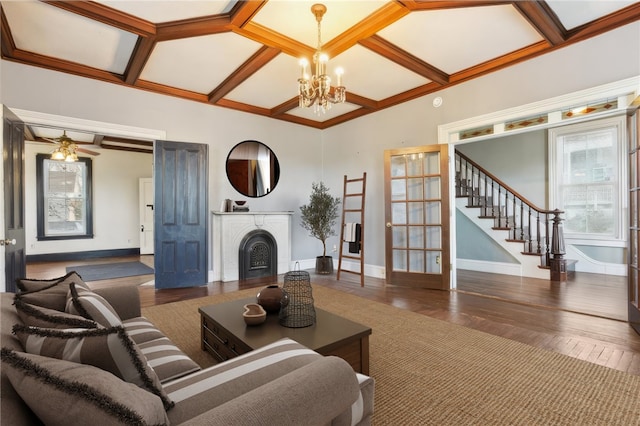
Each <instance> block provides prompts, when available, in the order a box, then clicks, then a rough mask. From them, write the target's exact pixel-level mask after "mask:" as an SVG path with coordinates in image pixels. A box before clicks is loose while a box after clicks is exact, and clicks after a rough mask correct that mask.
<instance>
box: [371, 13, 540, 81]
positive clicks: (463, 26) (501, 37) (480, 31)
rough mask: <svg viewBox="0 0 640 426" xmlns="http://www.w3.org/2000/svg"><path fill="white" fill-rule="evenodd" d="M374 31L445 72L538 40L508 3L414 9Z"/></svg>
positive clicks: (535, 33) (537, 35) (531, 29)
mask: <svg viewBox="0 0 640 426" xmlns="http://www.w3.org/2000/svg"><path fill="white" fill-rule="evenodd" d="M406 28H413V31H410V32H408V31H406ZM378 34H379V35H380V36H382V37H383V38H385V39H387V40H388V41H390V42H391V43H393V44H395V45H397V46H398V47H400V48H402V49H404V50H406V51H408V52H409V53H411V54H413V55H415V56H417V57H419V58H421V59H422V60H424V61H425V62H427V63H429V64H431V65H433V66H435V67H436V68H438V69H440V70H442V71H444V72H446V73H449V74H453V73H456V72H458V71H461V70H464V69H467V68H469V67H472V66H474V65H477V64H478V63H482V62H485V61H488V60H490V59H493V58H495V57H498V56H501V55H505V54H507V53H510V52H512V51H514V50H517V49H520V48H522V47H525V46H528V45H530V44H533V43H536V42H538V41H540V40H541V36H540V35H539V34H538V33H537V32H536V31H535V30H534V29H533V28H532V27H530V26H529V25H526V21H525V19H524V18H523V17H522V15H520V14H519V13H518V12H517V11H516V10H515V9H514V8H513V7H512V6H511V5H504V6H486V7H470V8H460V9H443V10H432V11H421V12H415V13H411V14H409V15H407V16H405V17H403V18H402V19H400V20H398V21H396V22H395V23H393V24H391V25H389V26H388V27H386V28H385V29H383V30H382V31H380V32H379V33H378Z"/></svg>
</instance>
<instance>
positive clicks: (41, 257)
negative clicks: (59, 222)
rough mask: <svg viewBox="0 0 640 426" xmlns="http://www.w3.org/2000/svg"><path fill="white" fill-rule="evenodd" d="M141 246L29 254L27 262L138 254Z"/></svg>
mask: <svg viewBox="0 0 640 426" xmlns="http://www.w3.org/2000/svg"><path fill="white" fill-rule="evenodd" d="M138 255H140V248H126V249H110V250H94V251H76V252H68V253H48V254H30V255H27V262H61V261H68V260H86V259H97V258H101V257H119V256H138Z"/></svg>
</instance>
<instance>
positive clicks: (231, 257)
mask: <svg viewBox="0 0 640 426" xmlns="http://www.w3.org/2000/svg"><path fill="white" fill-rule="evenodd" d="M292 214H293V212H291V211H269V212H218V211H214V212H212V216H213V218H212V227H211V229H212V235H211V236H212V243H211V247H212V250H211V252H212V256H213V258H212V264H213V281H223V282H226V281H235V280H237V279H238V278H239V267H240V265H239V259H238V252H239V249H240V242H241V241H242V239H243V238H244V237H245V235H247V234H248V233H249V232H251V231H253V230H255V229H262V230H264V231H267V232H269V233H270V234H271V235H273V237H274V238H275V240H276V244H277V246H278V274H283V273H285V272H287V271H288V270H289V269H290V266H291V215H292Z"/></svg>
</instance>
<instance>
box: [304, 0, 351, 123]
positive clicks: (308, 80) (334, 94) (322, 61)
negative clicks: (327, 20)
mask: <svg viewBox="0 0 640 426" xmlns="http://www.w3.org/2000/svg"><path fill="white" fill-rule="evenodd" d="M326 11H327V8H326V6H325V5H323V4H314V5H313V6H311V13H313V15H314V16H315V17H316V22H317V25H318V43H317V49H316V52H315V53H314V55H313V62H314V65H315V67H314V68H315V74H313V75H312V76H311V77H307V76H306V72H305V69H306V64H307V63H306V61H304V62H301V65H302V77H301V78H299V79H298V104H299V107H300V108H308V107H310V106H312V105H313V108H314V111H315V112H316V113H320V112H322V113H324V112H326V111H328V110H329V109H331V106H332V105H333V104H337V103H343V102H344V101H345V99H346V96H345V93H346V89H345V87H344V86H343V85H342V84H341V75H342V71H341V70H340V72H338V73H337V74H338V79H337V83H338V86H337V87H334V88H333V91H332V87H331V78H330V77H329V76H328V75H327V74H326V72H327V62H328V57H327V56H326V55H324V54H323V53H322V25H321V22H322V17H323V15H324V14H325V12H326Z"/></svg>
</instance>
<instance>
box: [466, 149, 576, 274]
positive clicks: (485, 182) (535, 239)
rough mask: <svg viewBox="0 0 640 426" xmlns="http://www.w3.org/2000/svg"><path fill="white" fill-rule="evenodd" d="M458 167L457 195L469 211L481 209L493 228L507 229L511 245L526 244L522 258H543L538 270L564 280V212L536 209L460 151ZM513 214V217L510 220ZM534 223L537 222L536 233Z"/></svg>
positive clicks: (482, 215)
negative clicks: (466, 202)
mask: <svg viewBox="0 0 640 426" xmlns="http://www.w3.org/2000/svg"><path fill="white" fill-rule="evenodd" d="M455 164H456V166H457V167H456V185H457V187H456V195H458V196H460V197H466V198H467V199H468V206H469V207H479V208H480V211H481V215H480V216H481V217H485V218H492V219H493V220H494V228H499V229H507V230H508V236H507V240H508V241H513V242H521V243H523V244H524V247H523V248H524V251H523V252H522V253H523V254H531V255H537V256H540V266H539V267H543V268H551V269H552V273H551V279H552V280H557V279H561V280H565V279H566V275H567V274H566V266H567V264H568V263H567V261H566V260H565V259H564V239H563V236H562V235H561V234H562V220H563V219H562V218H561V217H560V215H561V214H563V213H564V212H562V211H560V210H557V209H556V210H547V209H541V208H539V207H536V206H535V205H533V203H531V202H529V201H527V199H526V198H524V197H522V196H521V195H520V194H518V192H516V191H515V190H513V189H512V188H510V187H509V186H508V185H506V184H504V183H503V182H502V181H500V180H499V179H498V178H496V177H494V176H493V175H491V174H490V173H488V172H487V171H485V170H484V169H483V168H482V167H480V166H479V165H478V164H476V163H475V162H473V160H471V159H469V158H468V157H466V156H465V155H464V154H462V153H460V152H459V151H457V150H456V159H455ZM503 197H504V198H503ZM510 197H511V200H512V203H510V201H511V200H510ZM510 204H511V212H510V211H509V208H510ZM518 204H519V209H518ZM496 209H497V212H496ZM525 209H526V212H525ZM518 210H519V215H518V214H517V212H518ZM510 214H512V215H513V216H512V217H511V218H509V215H510ZM525 214H526V219H525ZM533 221H535V222H536V224H535V229H534V228H533ZM551 223H553V226H551V225H550V224H551ZM552 240H553V241H559V242H561V244H560V243H558V245H559V247H557V250H556V249H555V248H554V247H553V246H552V244H551V241H552ZM560 246H561V247H560ZM556 251H557V252H558V253H556ZM561 252H562V253H561ZM569 262H570V263H571V264H573V263H574V262H575V261H569ZM554 267H555V270H554Z"/></svg>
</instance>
